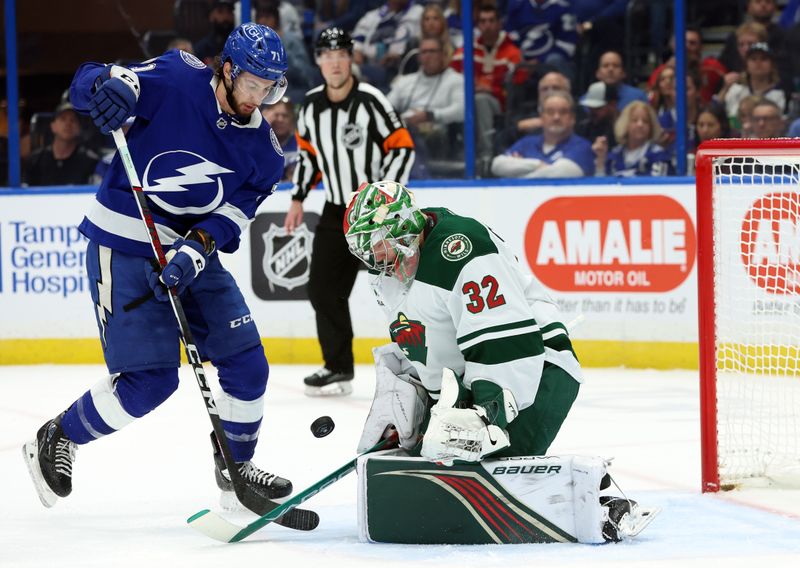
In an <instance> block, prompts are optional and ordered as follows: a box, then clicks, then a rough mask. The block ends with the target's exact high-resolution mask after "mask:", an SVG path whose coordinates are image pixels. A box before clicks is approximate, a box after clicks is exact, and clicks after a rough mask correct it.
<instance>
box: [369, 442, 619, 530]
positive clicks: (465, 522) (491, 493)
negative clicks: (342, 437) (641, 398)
mask: <svg viewBox="0 0 800 568" xmlns="http://www.w3.org/2000/svg"><path fill="white" fill-rule="evenodd" d="M357 471H358V476H359V489H358V524H359V533H360V538H361V540H362V541H365V542H387V543H404V544H516V543H545V542H582V543H603V542H607V541H608V540H610V539H609V538H606V537H604V535H603V529H604V526H605V528H606V529H607V528H608V527H607V523H608V522H609V508H608V507H605V506H603V505H601V502H600V501H601V500H600V485H601V481H602V479H603V477H604V476H605V475H606V462H605V460H603V459H602V458H600V457H594V456H543V457H516V458H501V459H487V460H484V461H482V462H479V463H469V464H463V465H462V464H456V465H453V466H449V467H447V466H443V465H439V464H436V463H433V462H430V461H428V460H426V459H424V458H412V457H405V456H403V455H398V453H397V452H379V453H375V454H369V455H365V456H362V457H361V458H359V460H358V467H357Z"/></svg>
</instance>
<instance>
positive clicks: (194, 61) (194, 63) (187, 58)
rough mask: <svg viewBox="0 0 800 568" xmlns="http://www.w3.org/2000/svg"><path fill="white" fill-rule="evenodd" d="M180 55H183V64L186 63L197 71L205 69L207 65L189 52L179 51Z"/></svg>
mask: <svg viewBox="0 0 800 568" xmlns="http://www.w3.org/2000/svg"><path fill="white" fill-rule="evenodd" d="M178 53H180V54H181V59H183V62H184V63H186V65H188V66H189V67H194V68H195V69H205V68H206V64H205V63H203V62H202V61H200V60H199V59H198V58H197V57H195V56H194V54H191V53H189V52H187V51H183V50H182V49H181V50H178Z"/></svg>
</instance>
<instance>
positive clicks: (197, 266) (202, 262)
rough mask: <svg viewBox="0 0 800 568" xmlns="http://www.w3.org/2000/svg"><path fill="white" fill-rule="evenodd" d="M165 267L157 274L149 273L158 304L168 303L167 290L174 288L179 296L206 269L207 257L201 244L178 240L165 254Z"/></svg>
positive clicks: (154, 272) (188, 240)
mask: <svg viewBox="0 0 800 568" xmlns="http://www.w3.org/2000/svg"><path fill="white" fill-rule="evenodd" d="M166 257H167V261H168V262H167V265H166V266H165V267H164V269H163V270H162V271H161V274H159V273H158V272H156V271H152V272H150V274H149V276H148V282H149V284H150V288H152V289H153V294H154V295H155V297H156V300H158V301H159V302H167V301H169V291H168V290H167V288H172V287H174V288H176V292H177V293H178V295H179V296H180V295H181V294H183V291H184V290H186V288H187V287H188V286H189V285H191V283H192V282H194V279H195V278H197V275H198V274H200V272H202V271H203V269H204V268H205V267H206V261H207V260H208V256H207V255H206V251H205V250H204V247H203V245H202V243H200V242H198V241H195V240H191V239H186V240H184V239H178V240H177V241H175V244H173V245H172V249H170V250H169V251H168V252H167V255H166Z"/></svg>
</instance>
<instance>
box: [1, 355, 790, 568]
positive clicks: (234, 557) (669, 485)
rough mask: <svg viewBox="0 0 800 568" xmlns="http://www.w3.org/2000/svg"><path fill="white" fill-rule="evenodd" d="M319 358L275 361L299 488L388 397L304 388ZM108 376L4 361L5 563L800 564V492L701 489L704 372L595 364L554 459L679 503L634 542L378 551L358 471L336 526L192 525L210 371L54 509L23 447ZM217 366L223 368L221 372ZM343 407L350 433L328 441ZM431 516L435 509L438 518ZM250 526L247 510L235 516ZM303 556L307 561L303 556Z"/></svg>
mask: <svg viewBox="0 0 800 568" xmlns="http://www.w3.org/2000/svg"><path fill="white" fill-rule="evenodd" d="M312 370H314V368H312V367H306V366H275V367H273V368H272V371H271V377H270V384H269V387H268V391H267V400H266V411H265V419H264V424H263V426H262V429H261V441H260V443H259V446H258V450H257V453H256V459H255V461H256V463H258V464H259V465H260V466H261V467H263V468H265V469H267V470H268V471H272V472H275V473H279V474H280V475H283V476H287V477H289V478H291V479H292V481H293V482H294V484H295V488H296V489H297V490H299V489H302V488H304V487H306V486H308V485H309V484H311V483H313V482H314V481H316V480H318V479H319V478H321V477H323V476H324V475H326V474H327V473H329V472H330V471H332V470H333V469H335V468H336V467H338V466H339V465H341V464H342V463H344V462H346V461H348V460H349V459H350V458H351V457H352V456H353V455H354V454H353V452H354V451H355V446H356V444H357V442H358V438H359V435H360V431H361V425H362V423H363V419H364V417H365V416H366V413H367V410H368V409H369V403H370V401H371V398H372V389H373V381H372V376H371V369H370V367H367V366H362V367H359V368H358V369H357V371H356V380H355V384H354V392H353V395H351V396H350V397H347V398H337V399H314V398H308V397H306V396H304V395H303V391H302V380H301V379H302V377H303V376H304V375H306V374H307V373H309V372H311V371H312ZM103 373H104V368H103V367H100V366H33V367H9V366H0V388H2V390H1V391H0V392H2V394H3V399H2V402H0V424H1V425H2V427H1V428H0V471H2V484H0V494H1V495H0V498H1V500H0V502H1V503H2V504H3V506H4V507H3V514H2V515H1V516H0V534H2V537H1V538H2V540H0V566H3V567H5V566H8V567H14V568H16V567H36V568H39V567H50V566H54V567H59V568H60V567H68V566H79V567H94V566H104V567H105V566H114V567H128V566H130V567H136V568H141V567H143V566H148V567H161V566H169V567H170V568H178V567H182V566H190V567H192V568H201V567H206V566H209V567H212V566H213V567H215V568H219V567H221V566H224V567H226V568H227V567H241V568H246V567H250V566H265V567H277V568H286V567H289V566H291V568H304V567H305V566H315V565H316V566H319V567H321V568H322V567H324V568H338V567H343V568H344V567H347V568H352V567H360V566H378V565H380V567H381V568H387V567H392V566H415V567H425V566H430V567H435V568H450V567H453V568H456V567H457V568H466V567H472V566H475V567H482V568H483V567H489V566H503V567H508V566H539V567H544V566H548V567H549V566H558V567H561V566H576V567H581V568H585V567H587V566H592V567H603V566H622V567H632V566H681V567H686V566H689V567H694V566H697V567H699V566H704V567H705V566H709V565H712V566H724V567H725V568H728V567H734V566H748V567H752V565H753V564H754V563H759V564H761V565H763V566H767V565H769V566H777V567H783V566H786V567H789V566H792V567H795V566H798V565H800V564H798V563H799V562H800V496H798V494H797V493H795V492H790V491H777V490H762V491H752V492H734V493H731V494H726V495H718V496H714V495H701V494H700V493H699V487H700V450H699V437H700V434H699V432H700V430H699V425H698V396H697V377H696V374H695V373H691V372H656V371H637V370H622V369H602V370H600V369H588V370H587V372H586V374H587V382H586V384H585V385H584V387H583V388H582V391H581V394H580V395H579V398H578V402H577V403H576V406H575V408H574V409H573V412H572V414H571V416H570V417H569V418H568V421H567V423H566V424H565V426H564V428H563V429H562V431H561V433H560V434H559V437H558V438H557V439H556V441H555V443H554V445H553V447H552V448H551V450H552V453H587V454H596V455H601V456H604V457H614V458H615V459H614V462H613V465H612V468H611V472H612V474H613V475H614V476H615V478H616V480H617V482H618V483H619V484H620V486H621V487H622V488H623V490H625V492H626V493H627V494H628V495H629V496H630V497H632V498H635V499H638V500H639V501H640V502H642V503H644V504H647V505H657V506H660V507H663V509H664V510H663V512H662V513H661V515H660V516H659V517H658V518H657V519H655V520H654V521H653V523H652V525H650V527H648V528H647V529H646V530H645V532H644V533H642V535H641V536H640V537H639V539H637V540H636V541H633V542H627V543H620V544H616V545H603V546H587V545H565V544H549V545H507V546H495V545H491V546H490V545H487V546H425V547H423V546H401V545H378V544H363V543H360V542H359V541H358V530H357V526H356V511H355V502H356V478H355V475H354V474H352V475H350V476H349V477H346V478H345V479H343V480H342V481H340V482H339V483H337V484H336V485H334V486H332V487H329V488H327V489H326V490H324V491H323V492H322V493H321V494H319V495H317V496H315V497H314V498H312V499H311V500H310V501H308V503H307V505H308V506H310V507H311V508H313V509H315V510H316V511H318V512H319V514H320V516H321V518H322V522H321V523H320V526H319V528H318V529H317V530H315V531H313V532H310V533H302V532H296V531H291V530H288V529H285V528H283V527H280V526H268V527H266V528H264V529H262V530H261V531H259V532H257V533H256V534H254V535H252V536H251V537H249V538H248V539H247V540H246V541H244V542H242V543H238V544H220V543H217V542H214V541H211V540H209V539H207V538H206V537H204V536H202V535H200V534H198V533H195V532H194V531H192V530H191V529H189V528H188V527H187V525H186V523H185V521H186V519H187V518H188V517H189V516H190V515H192V514H193V513H195V512H197V511H198V510H200V509H204V508H208V507H211V508H215V507H216V506H217V503H218V492H217V490H216V486H215V484H214V477H213V473H212V472H213V462H212V458H211V450H210V444H209V441H208V432H209V431H210V424H209V422H208V417H207V415H206V413H205V411H204V410H203V403H202V400H201V398H200V394H199V391H198V389H197V386H196V385H195V384H194V378H193V376H192V374H191V371H190V370H189V369H188V368H184V369H182V371H181V386H180V388H179V389H178V392H176V393H175V395H174V396H173V397H172V398H171V399H169V400H168V401H167V402H166V403H164V404H163V405H162V406H161V407H160V408H158V409H156V410H155V411H154V412H153V413H152V414H151V415H150V416H147V417H145V418H143V419H141V420H138V421H136V422H135V423H134V424H132V425H130V426H128V427H127V428H126V429H124V430H122V431H121V432H118V433H116V434H114V435H112V436H109V437H106V438H103V439H101V440H98V441H96V442H93V443H92V444H90V445H88V446H84V447H82V448H81V449H80V450H79V451H78V454H77V461H76V464H75V469H74V471H75V478H74V491H73V494H72V496H70V497H69V498H68V499H63V500H60V501H59V502H58V503H57V504H56V506H55V507H54V508H53V509H49V510H48V509H45V508H44V507H43V506H42V505H41V504H40V503H39V500H38V497H37V496H36V493H35V491H34V489H33V485H32V484H31V481H30V479H29V477H28V472H27V470H26V468H25V464H24V462H23V460H22V455H21V450H20V447H21V445H22V443H23V442H24V441H25V440H26V439H28V438H30V437H32V436H33V435H34V433H35V432H36V430H37V429H38V427H39V426H40V425H41V424H42V423H43V422H44V421H45V420H46V419H48V418H50V417H52V416H54V415H56V414H57V413H58V412H60V411H61V410H63V409H64V408H66V406H67V405H68V404H69V403H70V402H71V401H72V400H73V399H75V398H76V397H77V396H79V395H80V394H81V393H82V392H84V391H85V390H86V389H88V388H89V387H90V386H91V385H92V384H93V383H94V382H95V381H97V380H99V379H100V377H101V376H102V375H103ZM209 375H211V376H212V377H213V376H214V375H213V371H212V370H211V368H209ZM324 414H327V415H329V416H331V417H332V418H333V420H334V421H335V423H336V428H335V430H334V431H333V433H331V434H330V435H329V436H327V437H325V438H320V439H317V438H314V437H313V435H312V434H311V431H310V430H309V426H310V424H311V422H312V421H313V420H314V419H315V418H317V417H319V416H321V415H324ZM422 513H423V512H421V514H422ZM230 518H231V519H232V520H235V521H236V522H242V523H245V522H247V521H249V520H250V519H252V518H253V517H252V516H249V515H248V514H247V513H240V514H235V515H232V516H231V517H230ZM290 563H294V564H293V565H291V564H290Z"/></svg>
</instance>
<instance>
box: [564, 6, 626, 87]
mask: <svg viewBox="0 0 800 568" xmlns="http://www.w3.org/2000/svg"><path fill="white" fill-rule="evenodd" d="M572 6H573V8H574V10H575V18H576V19H577V22H578V36H579V41H578V52H579V54H580V55H579V56H577V57H576V60H577V61H579V66H580V74H581V76H580V81H579V84H581V85H586V84H589V83H591V82H592V78H591V74H592V71H594V68H595V66H596V65H597V63H598V62H599V60H600V57H601V56H602V54H604V53H606V52H608V51H615V52H617V53H621V52H622V50H623V49H624V48H625V10H626V8H627V6H628V0H572Z"/></svg>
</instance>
